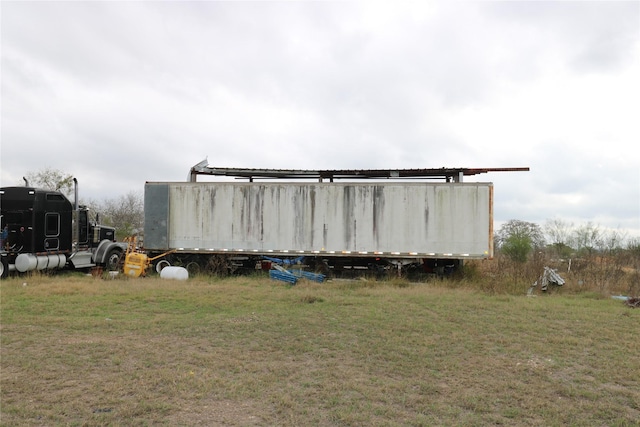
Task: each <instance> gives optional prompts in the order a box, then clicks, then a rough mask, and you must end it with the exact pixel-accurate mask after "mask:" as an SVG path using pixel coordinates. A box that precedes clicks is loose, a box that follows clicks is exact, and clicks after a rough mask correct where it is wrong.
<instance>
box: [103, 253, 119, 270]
mask: <svg viewBox="0 0 640 427" xmlns="http://www.w3.org/2000/svg"><path fill="white" fill-rule="evenodd" d="M121 258H122V251H121V250H119V249H111V250H110V251H109V255H108V256H107V262H106V265H105V266H106V268H107V271H118V270H120V259H121Z"/></svg>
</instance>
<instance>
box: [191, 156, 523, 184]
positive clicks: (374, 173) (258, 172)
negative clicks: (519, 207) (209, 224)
mask: <svg viewBox="0 0 640 427" xmlns="http://www.w3.org/2000/svg"><path fill="white" fill-rule="evenodd" d="M528 171H529V168H528V167H512V168H427V169H324V170H308V169H241V168H219V167H214V166H209V165H208V162H207V160H203V161H202V162H200V163H198V164H197V165H195V166H193V167H192V168H191V170H190V171H189V176H188V180H189V182H196V181H197V176H198V175H215V176H229V177H235V178H244V179H248V180H249V181H250V182H252V181H253V180H254V179H317V180H318V181H319V182H323V181H324V180H328V181H329V182H333V181H334V180H336V179H444V180H446V182H462V178H463V177H464V176H470V175H478V174H482V173H488V172H528Z"/></svg>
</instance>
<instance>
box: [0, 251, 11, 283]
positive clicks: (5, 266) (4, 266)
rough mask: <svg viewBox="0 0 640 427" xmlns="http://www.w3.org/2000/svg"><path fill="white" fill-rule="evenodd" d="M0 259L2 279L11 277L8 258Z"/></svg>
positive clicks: (0, 276) (0, 275)
mask: <svg viewBox="0 0 640 427" xmlns="http://www.w3.org/2000/svg"><path fill="white" fill-rule="evenodd" d="M0 258H1V259H0V278H3V279H4V278H5V277H7V276H8V275H9V258H7V257H6V256H3V257H0Z"/></svg>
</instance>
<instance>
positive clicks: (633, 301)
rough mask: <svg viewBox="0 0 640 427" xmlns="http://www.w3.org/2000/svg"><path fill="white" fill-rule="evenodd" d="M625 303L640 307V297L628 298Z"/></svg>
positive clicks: (632, 306)
mask: <svg viewBox="0 0 640 427" xmlns="http://www.w3.org/2000/svg"><path fill="white" fill-rule="evenodd" d="M625 304H627V305H628V306H629V307H631V308H640V298H627V301H626V302H625Z"/></svg>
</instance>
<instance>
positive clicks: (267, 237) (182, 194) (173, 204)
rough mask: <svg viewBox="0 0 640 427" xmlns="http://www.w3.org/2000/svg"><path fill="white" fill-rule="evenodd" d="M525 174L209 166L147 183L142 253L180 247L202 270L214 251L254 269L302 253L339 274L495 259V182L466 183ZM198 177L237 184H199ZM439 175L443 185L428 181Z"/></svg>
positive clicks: (184, 258) (178, 253) (181, 257)
mask: <svg viewBox="0 0 640 427" xmlns="http://www.w3.org/2000/svg"><path fill="white" fill-rule="evenodd" d="M527 170H529V168H491V169H486V168H485V169H467V168H458V169H445V168H442V169H400V170H320V171H311V170H289V169H284V170H277V169H233V168H214V167H210V166H208V165H207V162H206V160H205V161H203V162H201V163H199V164H197V165H195V166H194V167H192V168H191V170H190V173H189V182H147V183H146V185H145V230H144V249H145V250H146V251H148V252H150V254H151V255H154V254H157V253H161V252H166V251H170V250H174V251H175V253H174V254H173V255H172V257H173V258H174V259H177V260H178V261H179V262H180V263H182V264H188V263H190V264H194V263H196V264H200V265H202V264H204V263H206V262H207V261H206V260H207V258H206V256H209V257H210V258H211V256H212V255H214V256H218V257H219V256H227V257H234V258H235V259H244V260H249V263H248V264H249V265H251V262H253V263H254V264H255V261H256V260H260V259H263V258H264V257H269V258H281V259H282V258H287V257H289V258H293V257H300V256H304V257H306V259H315V260H321V263H322V264H323V265H325V266H326V265H331V266H332V267H333V266H340V268H342V266H343V265H346V264H348V263H349V262H351V264H352V265H357V264H359V265H360V266H363V265H364V266H367V265H371V263H373V264H376V265H380V264H384V263H387V264H389V263H391V264H393V265H396V266H401V265H405V264H416V263H417V264H420V263H422V264H423V265H425V266H426V265H427V263H428V265H429V266H430V267H432V266H434V265H438V262H440V261H444V262H449V261H452V262H453V263H455V264H456V265H458V264H459V262H456V261H459V260H465V259H486V258H492V257H493V184H492V183H489V182H484V183H467V182H462V178H463V176H466V175H475V174H479V173H486V172H497V171H527ZM197 175H216V176H226V177H234V178H235V180H234V181H224V180H219V181H213V182H212V181H208V182H197V180H196V177H197ZM239 179H246V181H242V182H239V181H238V180H239ZM309 179H313V180H316V182H309ZM434 179H443V180H444V181H445V182H430V181H426V180H434ZM258 180H260V181H259V182H258ZM299 180H306V181H305V182H299ZM338 180H345V181H349V182H345V181H340V182H335V181H338ZM347 260H349V261H347ZM434 260H435V261H434ZM311 264H315V265H317V263H313V262H312V263H311ZM441 264H442V263H440V265H441Z"/></svg>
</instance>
